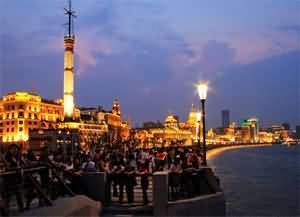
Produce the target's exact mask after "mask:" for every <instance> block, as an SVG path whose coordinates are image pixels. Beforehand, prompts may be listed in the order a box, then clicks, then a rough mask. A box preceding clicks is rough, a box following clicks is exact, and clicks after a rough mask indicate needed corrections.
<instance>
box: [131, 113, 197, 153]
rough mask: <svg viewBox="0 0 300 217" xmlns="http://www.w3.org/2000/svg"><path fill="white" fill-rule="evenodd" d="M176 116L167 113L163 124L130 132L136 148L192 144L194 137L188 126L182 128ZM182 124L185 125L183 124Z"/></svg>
mask: <svg viewBox="0 0 300 217" xmlns="http://www.w3.org/2000/svg"><path fill="white" fill-rule="evenodd" d="M181 126H182V124H181V123H179V121H178V118H177V117H176V116H174V115H172V114H169V115H168V116H167V117H166V119H165V121H164V125H163V126H161V127H153V128H136V129H133V130H132V132H131V134H132V135H131V137H132V139H133V140H134V141H135V146H136V147H138V148H152V147H168V146H173V145H174V146H176V145H181V146H187V145H192V144H193V142H194V139H195V136H193V133H192V131H191V129H190V128H182V127H181ZM184 126H187V125H186V124H184Z"/></svg>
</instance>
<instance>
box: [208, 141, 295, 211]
mask: <svg viewBox="0 0 300 217" xmlns="http://www.w3.org/2000/svg"><path fill="white" fill-rule="evenodd" d="M299 147H300V145H297V146H291V147H287V146H284V145H273V146H272V147H261V148H245V149H238V150H229V151H226V152H224V153H221V154H220V155H218V156H216V157H215V158H212V159H211V160H210V161H209V164H210V165H211V166H212V168H213V169H214V170H215V172H216V174H217V175H218V176H219V178H220V179H221V183H222V187H223V190H224V192H225V196H226V200H227V215H230V216H233V215H234V216H243V215H248V216H249V215H251V216H258V215H259V216H275V215H277V216H299V214H300V212H299V193H300V192H299V189H300V188H299V187H300V186H299V181H300V179H299V173H300V170H299V156H300V155H299Z"/></svg>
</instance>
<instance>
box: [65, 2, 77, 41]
mask: <svg viewBox="0 0 300 217" xmlns="http://www.w3.org/2000/svg"><path fill="white" fill-rule="evenodd" d="M64 9H65V15H67V16H68V23H67V25H68V36H74V32H73V29H74V27H73V18H76V15H75V11H73V10H72V0H69V8H64Z"/></svg>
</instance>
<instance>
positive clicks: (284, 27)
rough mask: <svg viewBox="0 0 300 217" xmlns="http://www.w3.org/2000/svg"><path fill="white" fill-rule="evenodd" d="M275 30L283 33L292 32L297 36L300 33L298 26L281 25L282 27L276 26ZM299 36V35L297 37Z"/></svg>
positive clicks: (299, 26)
mask: <svg viewBox="0 0 300 217" xmlns="http://www.w3.org/2000/svg"><path fill="white" fill-rule="evenodd" d="M275 29H278V30H280V31H284V32H294V33H297V34H299V32H300V25H299V24H298V25H282V26H278V27H276V28H275ZM298 36H299V35H298Z"/></svg>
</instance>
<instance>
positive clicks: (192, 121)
mask: <svg viewBox="0 0 300 217" xmlns="http://www.w3.org/2000/svg"><path fill="white" fill-rule="evenodd" d="M187 123H188V124H190V125H196V124H197V110H196V107H195V105H194V104H192V108H191V111H190V113H189V116H188V120H187Z"/></svg>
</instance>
